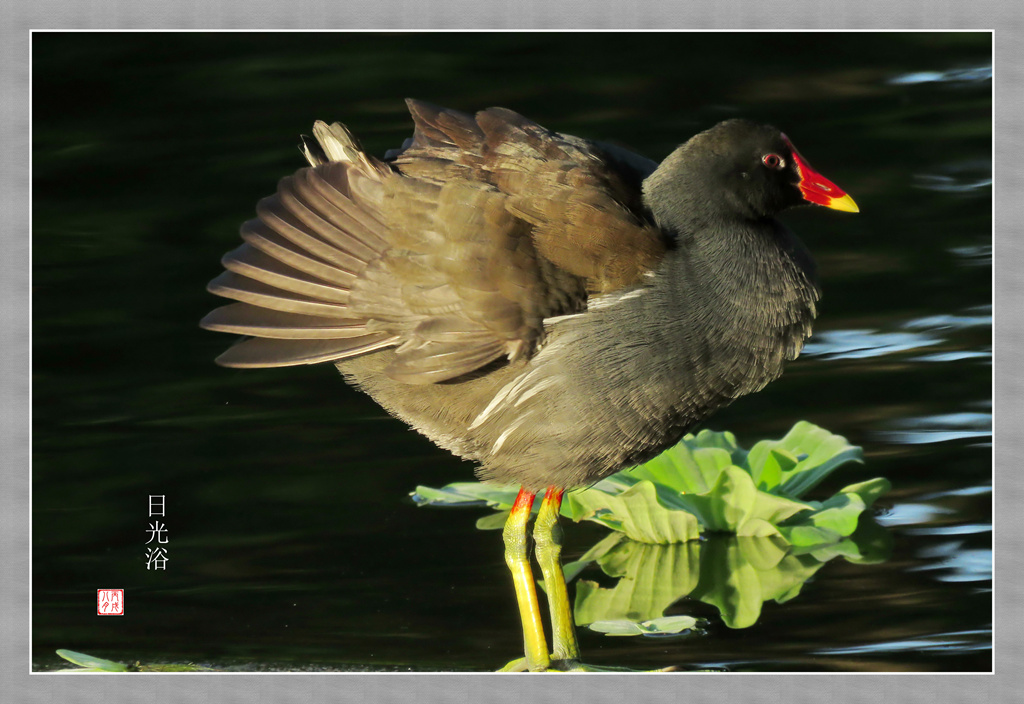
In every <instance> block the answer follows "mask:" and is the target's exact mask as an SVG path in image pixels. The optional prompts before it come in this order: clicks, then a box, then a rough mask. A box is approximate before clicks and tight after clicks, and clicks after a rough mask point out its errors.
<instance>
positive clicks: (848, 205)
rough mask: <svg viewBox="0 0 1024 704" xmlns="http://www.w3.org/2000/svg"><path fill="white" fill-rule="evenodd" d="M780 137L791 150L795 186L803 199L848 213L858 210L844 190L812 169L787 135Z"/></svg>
mask: <svg viewBox="0 0 1024 704" xmlns="http://www.w3.org/2000/svg"><path fill="white" fill-rule="evenodd" d="M782 138H783V139H784V140H786V144H787V145H789V148H790V150H791V151H792V152H793V159H794V161H796V172H797V175H799V176H800V181H799V183H797V188H799V189H800V193H801V194H803V197H804V200H806V201H807V202H809V203H814V204H816V205H823V206H825V207H826V208H832V209H833V210H844V211H846V212H848V213H859V212H860V208H858V207H857V204H856V203H854V202H853V198H851V197H850V196H848V195H847V194H846V191H844V190H843V189H842V188H840V187H839V186H837V185H836V184H834V183H832V182H831V181H829V180H828V179H827V178H825V177H824V176H822V175H821V174H819V173H818V172H817V171H815V170H814V169H812V168H811V165H810V164H808V163H807V160H806V159H804V158H803V157H802V156H800V152H798V151H797V150H796V147H794V146H793V143H792V142H790V141H789V137H787V136H786V135H782Z"/></svg>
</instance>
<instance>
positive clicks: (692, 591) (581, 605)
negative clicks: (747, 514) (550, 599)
mask: <svg viewBox="0 0 1024 704" xmlns="http://www.w3.org/2000/svg"><path fill="white" fill-rule="evenodd" d="M891 551H892V540H891V537H890V536H889V534H888V532H887V531H886V530H884V529H883V528H881V527H880V526H879V525H878V524H877V523H875V522H874V521H872V520H871V519H870V518H865V519H863V520H862V521H861V524H860V525H859V526H858V528H857V530H856V531H855V532H854V533H853V535H852V536H850V537H849V538H847V539H844V540H841V541H839V542H837V543H834V544H831V545H825V546H816V547H815V548H814V549H810V550H801V549H799V548H795V547H794V546H793V545H791V544H789V543H788V542H787V541H785V540H783V539H782V538H781V537H780V536H777V535H776V536H768V537H763V538H752V537H736V536H728V535H724V534H711V535H709V537H707V538H705V539H703V540H700V541H688V542H685V543H672V544H668V545H652V544H649V543H639V542H636V541H634V540H630V539H629V538H626V537H625V536H623V535H622V534H620V533H612V534H611V535H609V536H607V537H606V538H605V539H604V540H602V541H601V542H599V543H598V544H597V545H595V546H594V547H593V548H591V549H590V550H588V551H587V552H586V553H585V554H584V555H583V557H582V558H580V560H578V561H577V562H573V563H570V564H569V565H566V578H567V579H572V578H574V577H575V576H576V575H579V574H581V572H582V573H583V574H584V575H585V574H586V572H585V571H584V570H585V568H587V567H589V566H591V565H595V566H596V567H598V568H600V570H601V571H602V572H603V573H604V576H605V577H606V578H607V577H611V578H614V579H615V580H616V581H615V583H614V584H613V585H611V586H601V583H599V582H597V581H594V580H592V579H581V580H580V581H579V583H578V584H577V587H576V603H575V619H576V624H577V625H579V626H591V627H592V628H593V629H594V630H598V631H602V632H608V631H609V630H611V627H612V624H616V623H620V624H624V625H623V626H620V627H619V633H621V634H625V633H627V632H629V629H628V626H629V625H630V624H637V623H643V624H654V625H655V626H656V625H657V624H658V623H659V622H660V620H661V619H664V618H665V617H666V612H667V611H668V610H669V609H670V608H672V607H673V606H675V610H678V609H680V608H681V609H684V610H685V608H686V606H685V604H679V603H678V602H680V600H682V599H684V598H689V599H690V600H693V601H699V602H703V603H705V604H709V605H711V606H714V607H715V608H716V609H717V610H718V613H719V615H720V617H721V619H722V622H723V623H724V624H725V625H726V626H728V627H729V628H733V629H741V628H749V627H751V626H753V625H754V624H755V623H757V621H758V619H759V618H760V616H761V609H762V605H763V604H764V603H765V602H767V601H775V602H776V603H779V604H781V603H785V602H787V601H789V600H791V599H794V598H795V597H797V596H798V595H799V594H800V592H801V589H802V588H803V585H804V584H805V583H806V582H807V580H809V579H810V578H811V577H812V576H813V575H814V574H815V573H816V572H817V571H818V570H820V569H821V568H822V567H823V566H824V565H825V564H826V563H827V562H829V561H830V560H832V559H835V558H836V557H842V558H844V559H845V560H846V561H847V562H850V563H857V564H877V563H879V562H884V561H885V560H887V559H888V558H889V556H890V554H891ZM606 581H607V580H606V579H602V583H603V582H606ZM645 631H646V634H650V635H663V634H664V633H663V632H659V631H658V630H657V629H656V628H655V627H652V626H650V625H648V626H647V628H646V629H645ZM635 632H636V633H640V632H641V631H640V630H637V631H635ZM693 632H696V631H693Z"/></svg>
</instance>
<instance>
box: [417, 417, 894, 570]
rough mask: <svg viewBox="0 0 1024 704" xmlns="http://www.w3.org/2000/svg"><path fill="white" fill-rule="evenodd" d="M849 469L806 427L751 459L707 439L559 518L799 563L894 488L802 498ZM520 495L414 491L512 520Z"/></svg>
mask: <svg viewBox="0 0 1024 704" xmlns="http://www.w3.org/2000/svg"><path fill="white" fill-rule="evenodd" d="M850 461H856V462H862V461H863V460H862V453H861V449H860V448H859V447H855V446H853V445H850V444H849V443H848V442H847V441H846V439H845V438H843V437H841V436H839V435H835V434H833V433H830V432H829V431H827V430H825V429H823V428H819V427H818V426H816V425H814V424H813V423H808V422H806V421H800V422H798V423H797V424H796V425H794V426H793V428H792V429H791V430H790V431H789V432H788V433H786V435H785V436H784V437H782V438H781V439H779V440H762V441H760V442H758V443H756V444H755V445H754V446H753V447H752V448H751V450H750V451H749V452H747V451H746V450H744V449H743V448H742V447H740V446H739V444H738V443H737V442H736V438H735V436H734V435H733V434H732V433H728V432H714V431H711V430H702V431H701V432H700V433H698V434H697V435H687V436H686V437H684V438H683V439H682V440H681V441H680V442H679V443H677V444H676V445H675V446H674V447H672V448H670V449H669V450H667V451H665V452H663V453H662V454H661V455H659V456H658V457H655V458H654V459H652V460H650V461H649V462H646V463H645V464H643V465H639V466H637V467H633V468H630V469H627V470H624V471H622V472H619V473H618V474H615V475H612V476H611V477H608V478H606V479H603V480H602V481H600V482H598V483H597V484H595V485H594V486H591V487H589V488H586V489H582V490H576V491H572V492H569V493H568V494H567V495H566V500H565V501H564V502H563V504H562V514H563V515H567V516H569V517H571V518H572V519H573V520H575V521H580V520H590V521H595V522H597V523H601V524H602V525H604V526H606V527H608V528H610V529H611V530H614V531H618V532H621V533H624V534H625V535H626V536H628V537H629V538H630V539H632V540H636V541H640V542H646V543H652V544H667V543H672V542H682V541H687V540H693V539H694V538H696V537H698V533H699V531H710V532H723V533H731V534H733V535H736V536H740V537H751V538H755V537H770V536H781V537H784V538H785V539H786V540H787V541H789V542H790V544H791V545H792V546H793V547H794V549H796V550H797V551H798V552H799V553H801V554H804V553H808V552H811V551H815V550H819V551H820V550H825V551H827V552H829V553H830V554H840V553H837V552H836V551H837V550H840V548H839V547H837V546H838V545H839V544H840V543H842V541H843V540H844V539H845V538H847V537H848V536H850V535H851V533H853V531H854V530H855V529H856V527H857V523H858V520H859V518H860V516H861V515H863V513H864V512H865V510H866V509H867V508H868V507H870V506H871V504H872V503H873V502H874V501H875V500H876V499H877V498H878V497H879V496H880V495H881V494H883V493H884V492H885V491H888V489H889V488H890V485H889V482H888V481H886V480H885V479H872V480H869V481H866V482H860V483H858V484H852V485H850V486H848V487H846V488H845V489H843V490H842V491H840V492H839V493H838V494H836V495H835V496H833V497H832V498H830V499H828V500H827V501H824V502H820V503H819V502H815V501H801V500H799V497H800V496H802V495H803V494H804V493H806V492H807V491H808V490H810V489H811V488H813V487H814V486H816V485H817V484H819V483H820V482H821V481H822V480H823V479H824V478H825V477H827V476H828V475H829V474H831V473H832V472H833V471H834V470H835V469H836V468H838V467H839V466H841V465H843V464H844V463H846V462H850ZM517 491H518V489H517V487H509V486H499V485H490V484H480V483H473V482H462V483H456V484H450V485H448V486H446V487H444V488H443V489H431V488H429V487H422V486H421V487H417V489H416V492H415V493H414V495H413V497H414V499H415V500H416V501H417V503H420V504H430V505H444V506H456V505H475V506H479V505H488V506H491V507H492V508H496V509H499V510H502V511H506V510H507V509H509V508H510V507H511V505H512V502H513V501H514V500H515V497H516V494H517ZM536 508H537V506H536V505H535V506H534V510H536ZM504 518H505V517H504V516H503V515H498V516H488V517H486V518H482V519H480V520H479V521H478V523H477V525H478V526H479V527H480V528H481V529H495V528H500V527H501V526H502V525H503V524H504Z"/></svg>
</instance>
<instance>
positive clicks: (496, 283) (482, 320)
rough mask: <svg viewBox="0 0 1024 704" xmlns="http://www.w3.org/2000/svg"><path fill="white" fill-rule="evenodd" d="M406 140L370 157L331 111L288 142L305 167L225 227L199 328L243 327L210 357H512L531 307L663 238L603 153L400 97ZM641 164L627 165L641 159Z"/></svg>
mask: <svg viewBox="0 0 1024 704" xmlns="http://www.w3.org/2000/svg"><path fill="white" fill-rule="evenodd" d="M409 107H410V110H411V112H412V115H413V119H414V121H415V124H416V130H415V132H414V135H413V138H412V139H411V140H409V141H407V143H406V145H405V147H404V149H403V150H402V151H400V152H398V153H397V155H396V156H395V158H394V160H393V162H391V163H385V162H382V161H379V160H377V159H374V158H372V157H369V156H367V155H366V154H365V153H363V152H362V150H361V149H360V148H359V146H358V144H357V143H356V142H355V140H354V139H353V138H352V136H351V135H350V134H349V132H348V131H347V130H346V129H345V128H344V127H343V126H341V125H338V124H335V125H332V126H330V127H329V126H327V125H326V124H324V123H321V122H318V123H317V124H316V126H315V127H314V136H315V137H316V141H315V142H314V141H313V140H310V139H308V138H306V139H304V143H303V151H304V153H305V154H306V157H307V159H308V160H309V162H310V164H311V165H312V166H311V167H308V168H305V169H302V170H300V171H299V172H297V173H296V174H294V175H293V176H290V177H287V178H285V179H283V180H282V181H281V182H280V183H279V184H278V189H277V193H276V194H274V195H273V196H270V197H269V198H265V199H263V200H262V201H260V203H259V205H258V206H257V215H258V217H257V218H256V219H254V220H250V221H248V222H246V223H245V224H244V225H243V226H242V230H241V232H242V238H243V240H245V244H243V245H242V246H241V247H239V248H238V249H236V250H234V251H233V252H229V253H228V254H227V255H225V257H224V259H223V264H224V267H225V269H226V271H225V272H224V273H223V274H222V275H221V276H219V277H217V278H216V279H214V280H213V281H212V282H211V283H210V286H209V290H210V291H211V292H213V293H216V294H218V295H221V296H225V297H227V298H231V299H234V300H236V301H237V302H236V303H233V304H231V305H228V306H224V307H222V308H218V309H217V310H215V311H213V312H212V313H210V314H209V315H208V316H207V317H206V318H204V319H203V322H202V325H203V326H204V327H206V328H209V329H213V330H220V331H224V332H234V333H238V334H242V335H248V336H251V338H250V339H247V340H244V341H243V342H241V343H239V344H237V345H235V346H234V347H232V348H231V349H229V350H228V351H227V352H225V353H224V354H223V355H222V356H221V357H220V358H218V362H220V363H221V364H224V365H226V366H238V367H256V366H284V365H292V364H311V363H315V362H322V361H339V360H342V359H345V358H348V357H352V356H355V355H359V354H364V353H366V352H370V351H374V350H378V349H381V348H384V347H395V348H396V349H395V355H394V358H393V361H392V363H391V364H390V366H389V368H388V369H387V373H388V374H389V375H390V376H392V377H393V378H395V379H398V380H401V381H405V382H408V383H432V382H438V381H445V380H450V379H455V378H458V377H460V376H463V375H465V374H468V373H471V372H473V371H475V370H477V369H479V368H481V367H483V366H485V365H487V364H489V363H491V362H493V361H495V360H498V359H500V358H502V357H508V358H510V359H515V358H517V357H519V356H523V355H529V354H531V353H532V351H533V349H534V348H535V346H536V345H537V343H538V342H539V341H540V339H541V336H542V335H543V321H544V319H545V318H547V317H550V316H553V315H559V314H564V313H571V312H577V311H580V310H583V309H584V308H585V307H586V300H587V295H588V292H589V293H593V292H608V291H613V290H617V289H619V288H623V287H626V286H631V285H635V284H638V283H639V282H640V281H641V279H642V277H643V274H644V273H645V272H646V271H649V270H651V269H652V268H653V267H654V266H656V265H657V263H658V261H659V260H660V258H661V256H662V255H663V253H664V250H665V243H664V241H663V239H662V237H661V233H660V232H659V231H658V230H657V229H655V228H654V227H653V226H652V225H650V224H649V223H647V222H646V221H645V220H643V219H642V217H641V216H639V215H638V214H637V213H638V212H640V209H639V204H638V199H639V189H638V188H637V187H636V183H631V182H630V181H629V179H630V178H635V177H631V176H630V172H629V169H618V168H612V165H613V162H614V161H615V157H613V156H609V155H608V152H607V151H606V150H602V149H601V148H599V147H597V146H596V145H593V144H591V143H588V142H585V141H583V140H579V139H577V138H573V137H567V136H564V135H558V134H556V133H553V132H550V131H548V130H545V129H544V128H543V127H540V126H539V125H537V124H535V123H533V122H530V121H529V120H526V119H525V118H523V117H522V116H520V115H518V114H516V113H514V112H511V111H509V110H504V109H502V108H492V109H490V110H486V111H483V112H481V113H479V114H478V115H477V116H476V117H475V118H474V117H472V116H469V115H465V114H462V113H457V112H454V111H449V110H443V109H440V108H435V107H433V106H429V105H427V104H425V103H419V102H414V101H409ZM641 168H642V167H641Z"/></svg>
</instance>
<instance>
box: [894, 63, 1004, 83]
mask: <svg viewBox="0 0 1024 704" xmlns="http://www.w3.org/2000/svg"><path fill="white" fill-rule="evenodd" d="M991 80H992V67H991V66H975V67H972V68H952V69H948V70H946V71H914V72H912V73H903V74H900V75H898V76H894V77H893V78H890V79H889V80H888V81H887V82H888V83H890V84H891V85H897V86H901V85H902V86H905V85H917V84H921V83H979V82H982V81H991Z"/></svg>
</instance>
